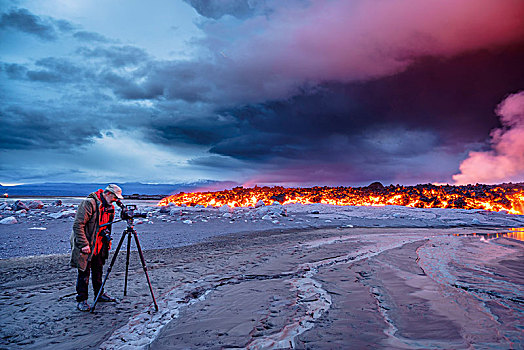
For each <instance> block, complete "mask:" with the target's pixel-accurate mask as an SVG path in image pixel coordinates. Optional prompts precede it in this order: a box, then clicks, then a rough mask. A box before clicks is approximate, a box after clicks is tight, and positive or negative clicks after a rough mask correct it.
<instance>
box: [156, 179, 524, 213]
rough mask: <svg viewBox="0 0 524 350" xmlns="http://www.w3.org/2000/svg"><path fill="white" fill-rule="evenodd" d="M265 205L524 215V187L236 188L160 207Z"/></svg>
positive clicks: (171, 199) (192, 195) (375, 185)
mask: <svg viewBox="0 0 524 350" xmlns="http://www.w3.org/2000/svg"><path fill="white" fill-rule="evenodd" d="M259 201H263V202H264V204H266V205H269V204H272V203H273V202H279V203H281V204H290V203H302V204H312V203H324V204H333V205H354V206H384V205H402V206H406V207H414V208H457V209H484V210H490V211H502V210H504V211H507V212H508V213H510V214H524V186H523V185H522V184H503V185H479V184H477V185H467V186H451V185H445V186H436V185H431V184H426V185H417V186H399V185H397V186H393V185H390V186H387V187H384V186H382V185H381V184H380V183H373V184H371V185H369V186H367V187H355V188H353V187H311V188H285V187H281V186H275V187H258V186H255V187H252V188H244V187H235V188H233V189H231V190H224V191H215V192H194V193H184V192H181V193H179V194H176V195H173V196H169V197H166V198H164V199H162V200H161V201H160V202H159V203H158V205H162V206H163V205H168V204H169V203H174V204H176V205H187V206H195V205H198V204H200V205H203V206H206V207H207V206H215V207H219V206H222V205H224V204H226V205H228V206H230V207H249V206H255V205H256V203H257V202H259Z"/></svg>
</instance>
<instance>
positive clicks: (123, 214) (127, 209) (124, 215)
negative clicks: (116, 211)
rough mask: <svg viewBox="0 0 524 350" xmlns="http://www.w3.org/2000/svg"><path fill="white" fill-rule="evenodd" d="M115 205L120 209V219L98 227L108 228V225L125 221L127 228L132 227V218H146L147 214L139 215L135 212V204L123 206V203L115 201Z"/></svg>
mask: <svg viewBox="0 0 524 350" xmlns="http://www.w3.org/2000/svg"><path fill="white" fill-rule="evenodd" d="M115 203H116V204H117V205H118V206H119V207H120V219H119V220H115V221H112V222H109V223H107V224H104V225H100V227H105V226H109V225H112V224H114V223H117V222H120V221H126V222H127V227H132V226H133V221H134V218H147V213H140V212H137V211H136V205H135V204H127V205H124V203H122V202H121V201H119V200H118V201H116V202H115Z"/></svg>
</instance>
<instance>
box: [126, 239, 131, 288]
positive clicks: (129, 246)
mask: <svg viewBox="0 0 524 350" xmlns="http://www.w3.org/2000/svg"><path fill="white" fill-rule="evenodd" d="M130 253H131V234H128V235H127V255H126V279H125V282H124V296H126V295H127V273H128V271H129V254H130Z"/></svg>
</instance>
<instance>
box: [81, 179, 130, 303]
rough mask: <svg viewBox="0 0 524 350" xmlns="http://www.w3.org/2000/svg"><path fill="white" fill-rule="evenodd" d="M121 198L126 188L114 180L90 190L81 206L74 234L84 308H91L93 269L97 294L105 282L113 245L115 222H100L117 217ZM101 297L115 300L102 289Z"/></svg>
mask: <svg viewBox="0 0 524 350" xmlns="http://www.w3.org/2000/svg"><path fill="white" fill-rule="evenodd" d="M119 199H123V197H122V189H121V188H120V187H118V186H117V185H114V184H110V185H108V186H107V187H106V188H105V189H104V190H103V191H102V190H101V189H100V190H98V191H96V192H93V193H91V194H89V196H87V198H86V199H84V200H83V201H82V203H80V205H79V206H78V210H77V212H76V216H75V221H74V223H73V233H72V235H71V249H72V252H71V266H72V267H75V268H77V269H78V279H77V282H76V292H77V296H76V301H77V302H78V304H77V308H78V310H80V311H89V310H90V308H91V306H90V305H89V304H88V302H87V299H88V286H89V274H90V272H91V274H92V281H93V291H94V295H95V296H96V295H97V294H98V291H99V290H100V287H101V285H102V267H103V265H104V263H105V261H106V259H107V257H108V255H109V249H110V248H111V242H110V240H111V225H109V226H106V227H104V228H100V226H101V225H104V224H106V223H108V222H111V221H113V218H114V215H115V208H114V206H113V203H114V202H116V201H118V200H119ZM98 301H100V302H111V301H115V299H114V298H112V297H110V296H109V295H108V294H107V293H103V291H102V295H101V296H100V298H99V299H98Z"/></svg>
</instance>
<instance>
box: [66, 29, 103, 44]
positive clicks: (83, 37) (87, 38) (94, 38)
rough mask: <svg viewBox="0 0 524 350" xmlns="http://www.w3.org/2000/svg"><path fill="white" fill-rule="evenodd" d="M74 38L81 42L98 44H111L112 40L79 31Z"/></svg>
mask: <svg viewBox="0 0 524 350" xmlns="http://www.w3.org/2000/svg"><path fill="white" fill-rule="evenodd" d="M73 37H75V38H76V39H78V40H80V41H85V42H98V43H109V42H111V40H109V39H108V38H106V37H105V36H103V35H101V34H99V33H95V32H87V31H83V30H81V31H78V32H76V33H75V34H73Z"/></svg>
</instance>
